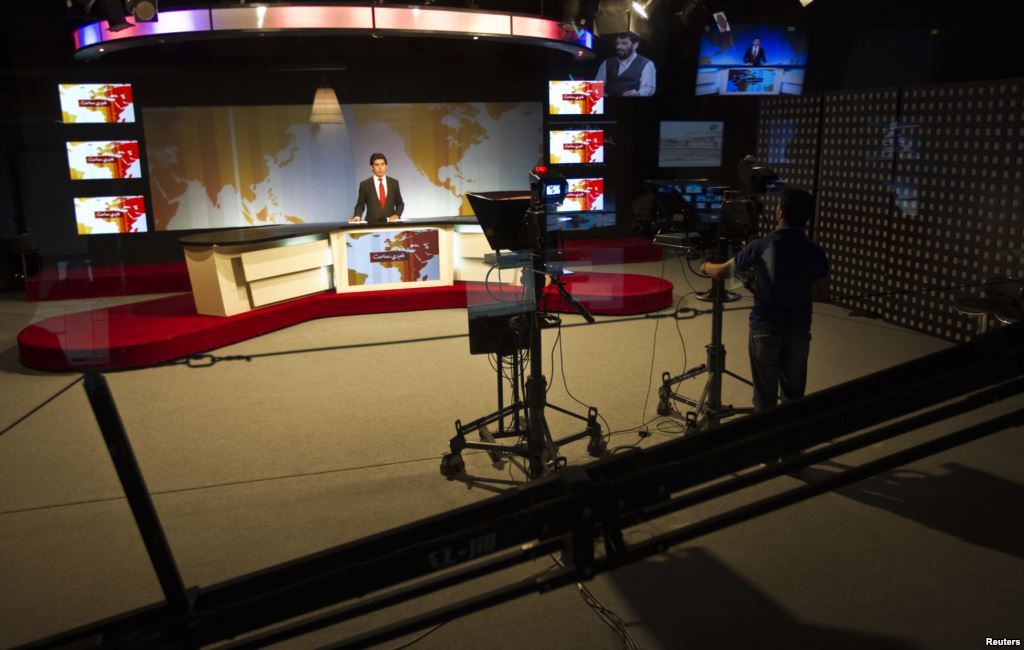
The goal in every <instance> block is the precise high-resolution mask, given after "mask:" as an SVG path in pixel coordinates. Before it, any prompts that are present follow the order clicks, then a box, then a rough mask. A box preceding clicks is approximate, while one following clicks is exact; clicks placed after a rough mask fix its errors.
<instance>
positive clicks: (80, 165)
mask: <svg viewBox="0 0 1024 650" xmlns="http://www.w3.org/2000/svg"><path fill="white" fill-rule="evenodd" d="M67 149H68V169H69V170H70V173H71V180H75V181H78V180H95V179H114V180H123V179H126V178H142V165H141V164H140V162H139V143H138V141H137V140H88V141H84V142H68V143H67Z"/></svg>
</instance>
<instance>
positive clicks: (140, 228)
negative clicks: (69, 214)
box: [75, 196, 147, 235]
mask: <svg viewBox="0 0 1024 650" xmlns="http://www.w3.org/2000/svg"><path fill="white" fill-rule="evenodd" d="M75 222H76V223H77V224H78V234H79V235H105V234H117V233H129V232H146V231H147V228H146V201H145V199H144V198H143V197H141V196H84V197H76V198H75Z"/></svg>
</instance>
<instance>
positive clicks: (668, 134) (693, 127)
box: [658, 122, 725, 167]
mask: <svg viewBox="0 0 1024 650" xmlns="http://www.w3.org/2000/svg"><path fill="white" fill-rule="evenodd" d="M724 137H725V125H724V123H722V122H662V123H661V134H660V137H659V139H658V167H720V166H721V165H722V141H723V139H724Z"/></svg>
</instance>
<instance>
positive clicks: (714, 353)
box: [658, 279, 754, 432]
mask: <svg viewBox="0 0 1024 650" xmlns="http://www.w3.org/2000/svg"><path fill="white" fill-rule="evenodd" d="M739 299H740V297H739V295H737V294H735V293H732V292H729V291H726V290H725V281H724V280H722V279H715V280H712V281H711V290H710V291H706V292H704V293H699V294H697V300H701V301H703V302H710V303H711V343H710V344H709V345H708V346H707V353H708V356H707V363H702V364H700V365H699V366H696V367H695V368H691V369H690V370H687V371H685V372H684V373H683V374H681V375H676V376H675V377H673V376H672V373H670V372H668V371H666V372H664V373H662V375H661V388H659V389H658V398H659V399H658V415H670V414H671V413H672V411H673V410H674V409H673V407H672V402H673V401H675V402H682V403H683V404H686V405H688V406H691V407H693V410H691V411H688V412H687V413H686V430H687V432H693V431H699V430H703V429H708V428H710V427H713V426H717V425H718V424H719V423H721V421H722V420H724V419H725V418H729V417H732V416H734V415H741V414H746V413H753V412H754V409H753V408H751V407H738V406H733V405H731V404H722V377H723V375H728V376H730V377H732V378H733V379H736V380H738V381H741V382H743V383H744V384H746V385H748V386H751V387H753V384H752V383H751V382H750V381H749V380H747V379H746V378H744V377H741V376H740V375H737V374H736V373H734V372H732V371H731V370H729V369H728V368H726V367H725V345H723V344H722V313H723V306H724V305H725V303H729V302H736V301H737V300H739ZM705 373H707V375H708V379H707V382H706V383H705V384H704V390H703V391H702V392H701V395H700V398H699V399H697V400H694V399H691V398H689V397H686V396H683V395H680V394H678V393H676V392H675V390H674V388H673V387H674V386H676V385H677V384H679V383H681V382H683V381H685V380H687V379H693V378H694V377H699V376H700V375H703V374H705Z"/></svg>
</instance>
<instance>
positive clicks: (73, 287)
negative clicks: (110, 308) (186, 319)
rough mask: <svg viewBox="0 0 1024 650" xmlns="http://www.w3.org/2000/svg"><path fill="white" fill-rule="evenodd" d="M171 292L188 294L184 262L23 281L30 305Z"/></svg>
mask: <svg viewBox="0 0 1024 650" xmlns="http://www.w3.org/2000/svg"><path fill="white" fill-rule="evenodd" d="M175 291H192V285H191V284H189V281H188V269H187V268H186V267H185V263H184V262H169V263H165V264H132V265H130V266H72V267H70V268H61V267H57V268H48V269H44V270H43V271H42V272H40V273H37V274H36V275H32V276H29V277H28V279H27V280H26V281H25V300H28V301H30V302H35V301H38V300H73V299H76V298H102V297H104V296H136V295H139V294H145V293H174V292H175Z"/></svg>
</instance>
